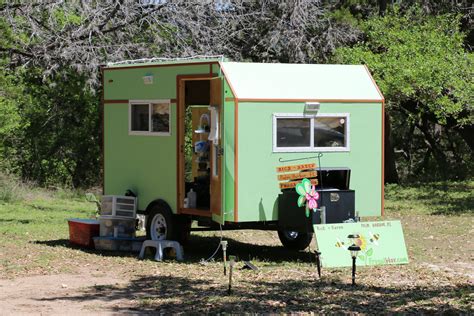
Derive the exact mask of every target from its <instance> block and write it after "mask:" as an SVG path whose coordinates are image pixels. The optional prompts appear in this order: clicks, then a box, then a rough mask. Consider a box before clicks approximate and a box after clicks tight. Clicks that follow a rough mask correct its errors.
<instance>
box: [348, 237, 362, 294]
mask: <svg viewBox="0 0 474 316" xmlns="http://www.w3.org/2000/svg"><path fill="white" fill-rule="evenodd" d="M347 238H349V239H350V240H351V241H352V245H350V246H349V247H348V248H347V250H349V252H350V254H351V258H352V285H353V286H354V285H355V274H356V260H357V254H358V253H359V251H360V247H359V246H357V245H356V243H355V242H356V240H357V239H359V235H357V234H351V235H349V236H347Z"/></svg>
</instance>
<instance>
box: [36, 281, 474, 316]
mask: <svg viewBox="0 0 474 316" xmlns="http://www.w3.org/2000/svg"><path fill="white" fill-rule="evenodd" d="M247 273H252V272H247ZM248 279H250V280H251V281H241V282H240V284H239V280H236V283H237V285H236V287H235V288H234V289H233V292H232V295H227V293H226V288H225V287H224V286H222V287H221V286H220V285H216V284H212V283H211V282H210V280H203V279H198V278H186V277H176V276H146V277H140V278H137V279H135V280H132V281H131V282H130V283H129V284H127V285H125V286H115V285H111V286H92V287H89V288H86V289H85V290H84V291H83V292H81V293H79V294H77V295H75V296H70V295H67V296H58V297H51V298H45V299H41V300H42V301H55V300H60V301H62V302H67V301H78V302H81V303H83V304H84V305H87V302H88V301H95V302H97V300H99V301H104V302H109V303H110V302H112V303H114V306H115V307H113V311H115V312H134V311H140V312H149V313H153V312H156V311H159V312H160V313H177V312H179V313H183V312H184V313H193V312H194V313H203V312H206V313H209V312H210V313H220V312H230V313H235V312H236V311H237V312H266V313H268V312H279V313H282V312H309V311H316V312H318V311H319V312H331V313H341V312H345V313H347V312H349V311H352V312H362V313H370V314H380V313H390V312H397V313H416V314H419V313H421V314H423V313H449V314H462V313H466V312H469V311H472V307H469V306H470V305H469V301H468V297H469V296H468V295H469V293H470V291H471V290H472V287H470V286H468V285H466V286H444V287H437V288H426V287H411V288H408V289H400V288H384V287H376V286H364V285H357V286H356V287H355V288H353V287H351V286H350V285H347V284H343V283H341V281H339V280H338V279H332V280H331V279H327V278H326V279H323V281H314V280H286V281H281V282H265V281H259V280H256V278H247V280H248ZM464 297H465V298H466V299H465V302H464V303H462V304H461V305H459V306H453V305H450V304H449V303H448V302H449V300H451V299H456V300H458V301H459V300H461V301H463V299H464ZM440 298H441V300H440ZM469 308H471V309H469Z"/></svg>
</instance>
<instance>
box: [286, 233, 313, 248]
mask: <svg viewBox="0 0 474 316" xmlns="http://www.w3.org/2000/svg"><path fill="white" fill-rule="evenodd" d="M278 237H279V238H280V241H281V243H282V244H283V246H284V247H285V248H287V249H290V250H304V249H306V248H307V247H308V246H309V244H310V243H311V240H312V239H313V234H312V233H300V232H294V231H287V230H279V231H278Z"/></svg>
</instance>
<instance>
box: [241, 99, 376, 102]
mask: <svg viewBox="0 0 474 316" xmlns="http://www.w3.org/2000/svg"><path fill="white" fill-rule="evenodd" d="M382 101H383V100H377V99H367V100H362V99H360V100H349V99H240V98H239V102H321V103H380V102H382Z"/></svg>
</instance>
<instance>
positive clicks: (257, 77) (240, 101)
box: [221, 62, 384, 222]
mask: <svg viewBox="0 0 474 316" xmlns="http://www.w3.org/2000/svg"><path fill="white" fill-rule="evenodd" d="M221 65H222V67H223V72H224V74H225V76H226V79H227V80H228V81H229V83H230V86H231V87H232V90H233V92H234V94H235V96H236V98H235V99H234V100H227V101H226V107H227V108H231V110H229V111H228V112H229V116H230V115H232V114H233V115H234V119H233V122H234V124H236V125H234V126H233V128H234V135H235V136H234V137H235V139H233V140H234V141H235V146H234V149H235V157H234V159H233V160H232V159H229V161H226V162H229V163H230V162H233V163H234V172H235V170H237V172H236V176H235V188H234V194H232V192H230V190H226V193H227V197H228V198H227V199H226V200H230V198H231V197H232V198H234V209H226V211H227V212H229V213H230V214H232V216H233V219H237V221H239V222H247V221H270V220H277V219H278V205H277V196H278V194H279V193H280V189H279V187H278V182H277V175H276V167H277V166H281V165H282V163H281V162H280V161H279V159H280V158H282V159H284V160H290V159H297V158H305V157H311V156H315V152H304V151H303V152H275V151H274V148H273V145H274V144H273V136H274V135H273V133H274V130H273V129H274V126H273V116H274V115H275V114H300V115H303V112H304V106H305V103H306V102H308V101H310V102H319V103H320V104H321V107H320V111H319V112H318V115H324V114H345V115H348V118H349V120H350V124H349V131H348V132H349V137H350V143H349V148H348V150H344V151H331V150H330V149H329V150H325V151H322V152H323V157H322V158H321V166H322V167H349V168H350V169H351V185H350V187H351V189H353V190H355V191H356V212H359V215H360V216H379V215H381V214H382V212H383V148H384V146H383V134H384V131H383V129H384V127H383V124H384V123H383V121H384V100H383V96H382V95H381V93H380V91H379V90H378V88H377V86H376V85H375V82H374V81H373V79H372V77H371V76H370V73H369V71H368V70H367V69H366V68H365V67H364V66H354V65H289V64H254V63H253V64H251V63H232V62H226V63H222V64H221ZM228 112H227V111H226V113H228ZM226 115H227V114H226ZM228 121H229V120H226V122H228ZM235 126H237V127H236V128H235ZM228 128H229V129H228ZM230 128H231V127H226V130H230ZM229 135H230V131H229ZM304 162H308V160H306V161H304V160H302V161H301V163H304ZM311 162H316V163H318V162H317V161H316V160H315V159H313V161H311ZM287 164H291V163H287ZM295 203H296V201H295Z"/></svg>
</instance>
